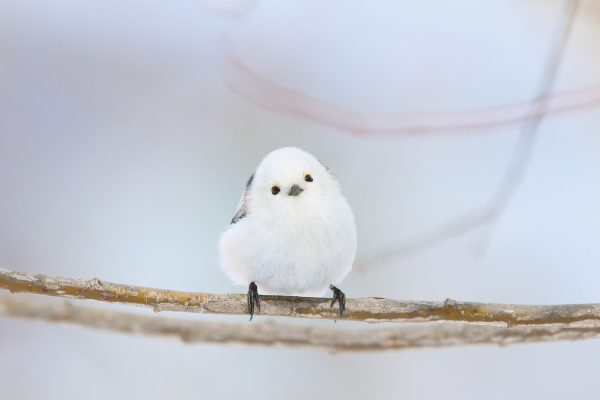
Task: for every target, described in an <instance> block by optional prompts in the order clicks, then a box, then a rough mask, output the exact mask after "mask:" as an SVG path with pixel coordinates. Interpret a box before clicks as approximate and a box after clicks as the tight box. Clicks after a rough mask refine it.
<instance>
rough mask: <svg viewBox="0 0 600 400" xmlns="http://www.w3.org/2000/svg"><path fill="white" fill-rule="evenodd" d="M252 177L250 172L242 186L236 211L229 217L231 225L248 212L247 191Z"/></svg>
mask: <svg viewBox="0 0 600 400" xmlns="http://www.w3.org/2000/svg"><path fill="white" fill-rule="evenodd" d="M253 179H254V174H252V176H250V179H248V182H246V187H245V188H244V192H243V193H242V197H241V198H240V202H239V203H238V206H237V211H236V212H235V215H234V216H233V218H232V219H231V225H233V224H235V223H236V222H238V221H239V220H240V219H242V218H244V217H245V216H246V215H247V214H248V193H249V191H250V186H251V185H252V180H253Z"/></svg>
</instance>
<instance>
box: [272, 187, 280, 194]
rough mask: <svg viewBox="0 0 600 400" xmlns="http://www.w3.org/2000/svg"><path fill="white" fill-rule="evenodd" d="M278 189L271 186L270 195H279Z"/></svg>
mask: <svg viewBox="0 0 600 400" xmlns="http://www.w3.org/2000/svg"><path fill="white" fill-rule="evenodd" d="M279 191H280V189H279V186H273V187H272V188H271V193H273V194H274V195H276V194H277V193H279Z"/></svg>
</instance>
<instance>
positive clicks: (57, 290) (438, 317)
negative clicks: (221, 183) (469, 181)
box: [0, 270, 600, 327]
mask: <svg viewBox="0 0 600 400" xmlns="http://www.w3.org/2000/svg"><path fill="white" fill-rule="evenodd" d="M0 288H1V289H7V290H10V291H11V292H13V293H17V292H25V293H34V294H42V295H47V296H56V297H67V298H77V299H89V300H97V301H105V302H116V303H125V304H134V305H141V306H146V307H151V308H152V309H153V310H154V311H156V312H158V311H184V312H196V313H209V314H246V313H247V310H246V296H245V295H242V294H210V293H195V292H181V291H174V290H165V289H154V288H146V287H140V286H131V285H121V284H116V283H110V282H104V281H100V280H99V279H97V278H94V279H91V280H87V281H83V280H75V279H63V278H54V277H50V276H46V275H32V274H27V273H21V272H11V271H6V270H0ZM329 303H330V299H326V298H316V297H292V296H261V312H260V314H259V315H269V316H286V317H302V318H318V319H337V318H338V317H337V313H336V309H335V308H333V309H332V308H330V306H329ZM346 307H347V309H346V312H345V314H344V320H352V321H366V322H391V321H396V322H408V321H411V322H430V321H462V322H477V323H483V324H488V325H499V324H500V325H507V326H509V327H513V326H518V325H529V326H535V325H546V324H560V325H569V324H572V323H576V322H580V323H581V324H580V325H582V326H584V325H585V326H590V327H595V326H597V324H598V322H600V304H573V305H517V304H486V303H472V302H456V301H454V300H450V299H448V300H446V301H445V302H430V301H400V300H390V299H384V298H381V297H369V298H357V299H348V300H347V301H346Z"/></svg>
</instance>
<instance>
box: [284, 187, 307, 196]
mask: <svg viewBox="0 0 600 400" xmlns="http://www.w3.org/2000/svg"><path fill="white" fill-rule="evenodd" d="M303 191H304V189H302V188H301V187H300V186H298V185H292V187H291V188H290V191H289V193H288V195H290V196H298V195H299V194H300V193H302V192H303Z"/></svg>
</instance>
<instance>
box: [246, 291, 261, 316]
mask: <svg viewBox="0 0 600 400" xmlns="http://www.w3.org/2000/svg"><path fill="white" fill-rule="evenodd" d="M254 306H256V309H257V310H258V311H259V312H260V300H259V298H258V287H257V286H256V283H254V282H250V285H248V314H250V321H252V317H253V316H254Z"/></svg>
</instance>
